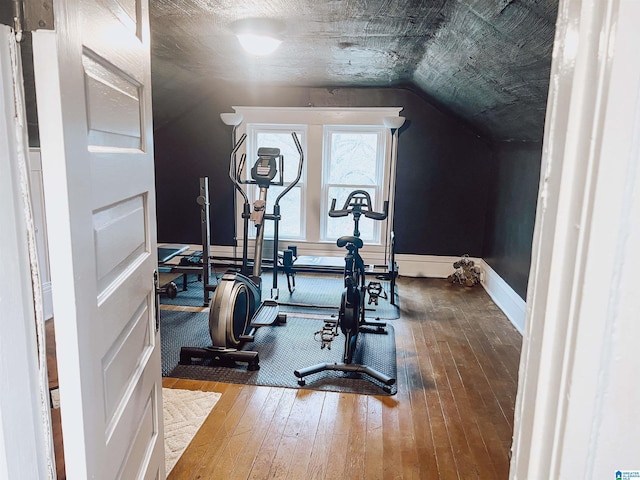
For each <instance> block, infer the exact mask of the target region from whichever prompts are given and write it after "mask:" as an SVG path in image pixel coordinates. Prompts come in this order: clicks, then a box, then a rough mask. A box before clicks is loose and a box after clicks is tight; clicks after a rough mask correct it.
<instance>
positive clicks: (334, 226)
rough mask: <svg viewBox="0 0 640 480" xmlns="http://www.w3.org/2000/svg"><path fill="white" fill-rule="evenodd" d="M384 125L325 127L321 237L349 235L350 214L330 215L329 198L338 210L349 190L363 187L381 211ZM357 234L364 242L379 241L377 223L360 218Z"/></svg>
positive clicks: (351, 229) (374, 206) (350, 229)
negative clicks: (358, 233) (344, 215)
mask: <svg viewBox="0 0 640 480" xmlns="http://www.w3.org/2000/svg"><path fill="white" fill-rule="evenodd" d="M384 133H385V130H384V128H383V127H373V128H372V127H353V126H331V127H325V134H324V142H323V143H324V145H323V147H324V148H323V149H324V155H323V167H324V175H323V187H322V188H323V192H324V195H323V197H324V198H323V202H322V206H323V207H324V208H323V214H322V216H321V218H322V219H324V221H323V228H322V234H321V237H322V239H323V240H336V239H337V238H338V237H340V236H342V235H352V234H353V231H354V221H353V217H352V216H351V215H350V216H348V217H340V218H330V217H329V209H330V208H331V202H332V199H334V198H335V199H336V207H335V208H336V209H341V208H342V207H343V206H344V202H345V200H346V199H347V196H348V195H349V193H351V192H352V191H353V190H364V191H366V192H367V193H368V194H369V196H370V197H371V202H372V203H371V208H372V209H373V210H376V211H381V210H382V207H381V205H382V204H383V200H384V198H383V185H384V163H385V162H384V159H385V155H384V140H385V137H384ZM359 230H360V237H361V238H362V239H363V240H364V241H365V242H375V243H378V242H380V222H379V221H374V220H371V219H369V218H366V217H364V216H363V217H361V218H360V222H359Z"/></svg>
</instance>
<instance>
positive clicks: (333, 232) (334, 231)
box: [327, 187, 376, 241]
mask: <svg viewBox="0 0 640 480" xmlns="http://www.w3.org/2000/svg"><path fill="white" fill-rule="evenodd" d="M353 190H354V188H353V187H329V189H328V191H329V192H328V193H329V195H328V199H327V205H329V207H330V206H331V201H332V199H333V198H335V199H336V207H335V208H336V210H341V209H342V207H343V206H344V202H345V201H346V200H347V197H348V196H349V194H350V193H351V192H352V191H353ZM358 190H364V191H366V192H367V193H368V194H369V195H370V196H371V203H372V205H371V208H373V209H374V210H375V208H376V207H375V205H376V191H375V189H374V188H358ZM373 222H374V220H371V219H370V218H366V217H365V216H364V215H363V216H361V217H360V223H359V226H358V229H359V230H360V238H362V240H364V241H367V240H368V241H372V240H373V238H374V237H373V228H374V225H373ZM353 229H354V221H353V215H349V216H348V217H339V218H331V217H328V218H327V240H336V239H338V237H341V236H343V235H353Z"/></svg>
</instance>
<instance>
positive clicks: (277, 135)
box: [251, 132, 302, 183]
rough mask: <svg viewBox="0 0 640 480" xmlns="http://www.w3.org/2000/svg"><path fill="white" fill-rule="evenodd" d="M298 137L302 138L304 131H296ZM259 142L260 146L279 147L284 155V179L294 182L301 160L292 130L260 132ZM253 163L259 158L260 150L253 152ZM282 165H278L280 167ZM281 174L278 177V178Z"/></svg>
mask: <svg viewBox="0 0 640 480" xmlns="http://www.w3.org/2000/svg"><path fill="white" fill-rule="evenodd" d="M296 133H297V135H298V139H302V133H301V132H296ZM256 140H257V144H258V148H260V147H272V148H279V149H280V154H281V155H284V181H285V183H289V182H293V181H294V180H295V179H296V176H297V175H298V163H299V161H300V154H299V153H298V149H297V148H296V145H295V143H294V142H293V137H292V136H291V132H258V134H257V139H256ZM253 157H254V158H252V161H251V165H253V164H254V163H255V161H256V160H257V159H258V151H257V150H256V151H255V152H254V153H253ZM279 167H280V165H278V168H279ZM279 176H280V174H279V173H278V176H277V177H276V179H278V178H279Z"/></svg>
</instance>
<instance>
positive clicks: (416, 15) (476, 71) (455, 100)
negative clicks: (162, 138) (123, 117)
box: [150, 0, 558, 141]
mask: <svg viewBox="0 0 640 480" xmlns="http://www.w3.org/2000/svg"><path fill="white" fill-rule="evenodd" d="M557 3H558V0H422V1H420V0H377V1H376V0H151V7H150V16H151V39H152V44H151V45H152V78H153V89H154V110H155V113H154V117H155V121H156V124H162V123H164V122H166V121H167V120H168V119H170V118H171V117H172V116H173V115H176V114H179V113H182V112H180V111H179V108H178V106H179V105H183V106H185V105H193V104H194V102H196V101H197V100H198V99H197V98H193V93H194V92H199V91H206V87H207V85H210V84H211V83H212V82H216V81H220V82H233V83H245V84H248V85H255V84H264V85H270V86H296V87H327V88H332V87H333V88H335V87H386V86H388V87H406V88H411V89H413V90H414V91H416V92H418V93H419V94H420V95H422V96H423V97H425V98H426V99H427V100H428V101H429V102H431V103H433V104H434V105H435V106H437V107H438V108H440V109H442V110H445V111H447V112H449V113H451V114H453V115H456V116H457V117H460V118H461V119H462V120H463V121H465V122H466V123H467V124H468V125H470V126H471V128H473V129H474V130H475V131H476V132H477V133H478V134H480V135H483V136H487V137H489V138H491V139H493V140H523V141H526V140H536V141H537V140H540V139H541V138H542V131H543V125H544V115H545V108H546V100H547V91H548V86H549V71H550V64H551V53H552V48H553V39H554V31H555V21H556V16H557ZM250 17H257V18H271V19H277V20H278V21H280V22H281V23H282V25H283V27H284V30H283V32H282V36H283V37H284V42H283V44H282V45H281V46H280V48H279V49H278V50H277V51H276V52H275V53H273V54H272V55H270V56H268V57H252V56H250V55H248V54H246V53H245V52H244V51H243V50H242V49H241V47H240V45H239V43H238V41H237V39H236V38H235V36H234V34H233V31H232V30H231V24H232V23H233V22H235V21H237V20H241V19H244V18H250Z"/></svg>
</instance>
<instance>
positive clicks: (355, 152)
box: [327, 132, 378, 185]
mask: <svg viewBox="0 0 640 480" xmlns="http://www.w3.org/2000/svg"><path fill="white" fill-rule="evenodd" d="M377 147H378V134H376V133H358V132H351V133H341V132H334V133H332V134H331V165H330V167H329V179H328V182H327V183H334V184H335V183H341V184H351V185H375V184H376V174H377V172H378V169H377V160H378V155H377Z"/></svg>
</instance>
